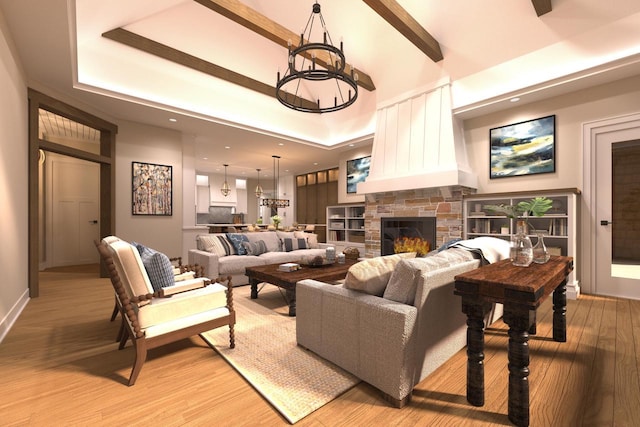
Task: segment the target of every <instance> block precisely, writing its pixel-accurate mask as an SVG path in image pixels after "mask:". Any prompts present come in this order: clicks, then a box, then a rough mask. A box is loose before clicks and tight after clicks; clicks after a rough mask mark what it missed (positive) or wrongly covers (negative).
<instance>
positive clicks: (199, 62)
mask: <svg viewBox="0 0 640 427" xmlns="http://www.w3.org/2000/svg"><path fill="white" fill-rule="evenodd" d="M102 37H105V38H108V39H110V40H113V41H116V42H118V43H122V44H124V45H127V46H129V47H132V48H134V49H138V50H141V51H143V52H146V53H149V54H151V55H155V56H158V57H160V58H163V59H166V60H168V61H171V62H175V63H176V64H180V65H183V66H185V67H188V68H191V69H193V70H196V71H200V72H202V73H205V74H208V75H210V76H213V77H216V78H219V79H222V80H225V81H228V82H230V83H233V84H236V85H238V86H242V87H244V88H246V89H250V90H253V91H255V92H259V93H261V94H263V95H268V96H271V97H273V98H275V97H276V88H275V87H274V86H269V85H268V84H265V83H262V82H260V81H258V80H254V79H252V78H250V77H247V76H244V75H242V74H239V73H236V72H235V71H231V70H229V69H226V68H223V67H221V66H219V65H216V64H213V63H211V62H208V61H205V60H203V59H200V58H198V57H195V56H193V55H189V54H188V53H185V52H182V51H181V50H177V49H174V48H172V47H169V46H167V45H164V44H162V43H158V42H156V41H154V40H151V39H148V38H146V37H143V36H141V35H138V34H136V33H133V32H131V31H128V30H125V29H124V28H116V29H114V30H111V31H107V32H106V33H103V34H102ZM289 96H293V95H289ZM295 102H296V104H300V105H303V106H305V107H307V108H311V109H317V108H318V104H317V103H315V102H313V101H310V100H308V99H304V98H300V97H296V101H295Z"/></svg>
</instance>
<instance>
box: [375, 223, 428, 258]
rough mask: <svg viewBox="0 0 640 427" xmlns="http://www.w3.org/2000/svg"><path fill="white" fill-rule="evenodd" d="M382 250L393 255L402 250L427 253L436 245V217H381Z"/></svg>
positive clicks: (420, 254)
mask: <svg viewBox="0 0 640 427" xmlns="http://www.w3.org/2000/svg"><path fill="white" fill-rule="evenodd" d="M380 220H381V223H380V224H381V229H380V239H381V242H380V252H381V254H382V255H392V254H395V253H400V252H417V254H418V256H423V255H426V253H427V252H429V251H430V250H431V249H434V247H435V241H436V218H435V217H405V218H400V217H394V218H381V219H380Z"/></svg>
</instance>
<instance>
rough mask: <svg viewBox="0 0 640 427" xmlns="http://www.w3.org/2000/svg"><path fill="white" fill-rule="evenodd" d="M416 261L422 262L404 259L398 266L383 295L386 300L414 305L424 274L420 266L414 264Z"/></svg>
mask: <svg viewBox="0 0 640 427" xmlns="http://www.w3.org/2000/svg"><path fill="white" fill-rule="evenodd" d="M415 260H420V258H415V259H403V260H401V261H400V262H399V263H398V264H397V265H396V268H394V269H393V272H392V273H391V277H390V278H389V284H388V285H387V288H386V289H385V290H384V294H383V295H382V297H383V298H384V299H388V300H391V301H397V302H401V303H403V304H409V305H413V301H414V300H415V297H416V288H417V286H418V279H419V278H420V274H421V272H422V271H421V270H420V265H419V264H418V265H416V263H414V262H413V261H415Z"/></svg>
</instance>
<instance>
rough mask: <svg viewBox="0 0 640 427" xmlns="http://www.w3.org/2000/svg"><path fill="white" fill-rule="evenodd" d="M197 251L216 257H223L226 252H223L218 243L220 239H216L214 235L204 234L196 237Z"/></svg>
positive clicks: (216, 236) (221, 246) (223, 249)
mask: <svg viewBox="0 0 640 427" xmlns="http://www.w3.org/2000/svg"><path fill="white" fill-rule="evenodd" d="M197 242H198V249H199V250H202V251H207V252H210V253H212V254H216V255H218V256H225V255H227V252H226V251H225V248H224V246H223V245H222V244H221V243H220V239H218V235H215V234H205V235H201V236H198V238H197Z"/></svg>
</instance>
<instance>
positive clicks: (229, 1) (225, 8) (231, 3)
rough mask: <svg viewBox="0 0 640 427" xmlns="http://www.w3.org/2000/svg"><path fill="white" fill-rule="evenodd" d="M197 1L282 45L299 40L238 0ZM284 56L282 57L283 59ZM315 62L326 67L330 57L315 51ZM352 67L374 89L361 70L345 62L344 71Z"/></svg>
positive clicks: (363, 83) (362, 84) (360, 81)
mask: <svg viewBox="0 0 640 427" xmlns="http://www.w3.org/2000/svg"><path fill="white" fill-rule="evenodd" d="M194 1H195V2H197V3H200V4H201V5H203V6H205V7H207V8H208V9H211V10H213V11H214V12H217V13H219V14H221V15H222V16H224V17H226V18H228V19H230V20H232V21H233V22H235V23H237V24H240V25H242V26H243V27H245V28H247V29H249V30H251V31H253V32H255V33H257V34H260V35H261V36H263V37H265V38H267V39H269V40H271V41H272V42H274V43H276V44H278V45H280V46H282V47H284V48H288V47H289V41H291V43H292V46H293V47H294V48H295V47H297V46H298V44H299V41H300V34H297V33H294V32H293V31H290V30H289V29H287V28H285V27H283V26H282V25H280V24H278V23H277V22H274V21H272V20H271V19H269V18H267V17H266V16H264V15H262V14H261V13H259V12H257V11H255V10H253V9H251V8H250V7H248V6H246V5H244V4H242V3H241V2H239V1H238V0H194ZM284 59H286V58H283V60H284ZM316 63H317V64H319V65H320V66H322V67H325V68H326V67H328V66H329V64H330V63H331V58H330V57H329V54H328V53H325V52H317V57H316ZM352 68H353V71H354V73H357V74H358V86H360V87H362V88H364V89H366V90H369V91H374V90H376V87H375V85H374V84H373V80H372V79H371V76H369V75H368V74H367V73H365V72H364V71H362V70H359V69H357V68H355V67H353V66H352V65H350V64H345V73H347V74H351V69H352Z"/></svg>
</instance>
